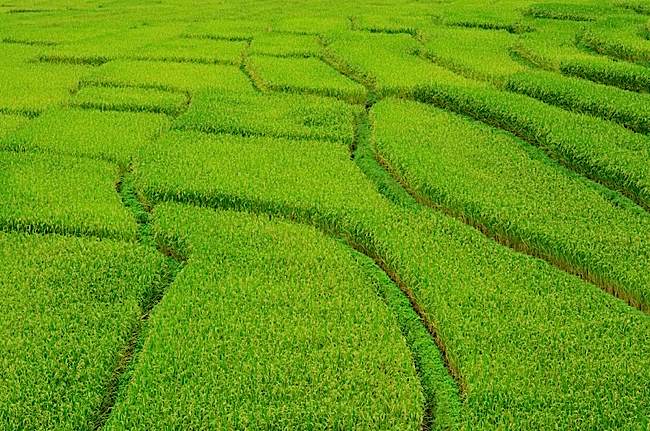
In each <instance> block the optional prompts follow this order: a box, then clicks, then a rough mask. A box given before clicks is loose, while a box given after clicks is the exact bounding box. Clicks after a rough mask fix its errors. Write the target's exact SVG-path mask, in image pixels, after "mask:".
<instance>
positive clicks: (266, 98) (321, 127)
mask: <svg viewBox="0 0 650 431" xmlns="http://www.w3.org/2000/svg"><path fill="white" fill-rule="evenodd" d="M358 110H359V109H358V108H355V107H352V106H350V105H348V104H347V103H345V102H342V101H339V100H335V99H332V98H323V97H316V96H308V95H297V94H296V95H294V94H259V93H253V92H251V93H233V92H228V91H223V90H219V89H216V90H212V89H209V90H204V91H201V92H198V93H197V94H196V95H195V96H194V98H193V100H192V104H191V106H190V107H189V109H188V110H187V112H185V113H184V114H183V115H181V116H180V117H179V118H178V119H177V120H176V121H174V123H173V125H174V127H175V128H177V129H181V130H196V131H201V132H210V133H233V134H240V135H262V136H271V137H273V136H275V137H290V138H302V139H323V140H331V141H340V142H345V143H348V144H349V143H351V142H352V140H353V138H354V124H355V116H356V114H357V112H358Z"/></svg>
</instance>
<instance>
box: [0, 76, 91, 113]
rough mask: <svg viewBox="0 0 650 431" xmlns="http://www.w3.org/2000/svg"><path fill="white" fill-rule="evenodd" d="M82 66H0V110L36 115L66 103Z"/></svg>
mask: <svg viewBox="0 0 650 431" xmlns="http://www.w3.org/2000/svg"><path fill="white" fill-rule="evenodd" d="M89 71H90V69H89V68H88V67H85V66H71V65H43V64H37V63H32V64H24V65H21V66H20V67H16V65H7V66H0V75H1V76H2V79H0V110H2V111H11V112H22V113H27V114H32V115H34V114H38V113H40V112H42V111H44V110H46V109H47V108H50V107H53V106H58V105H61V104H63V103H64V102H66V101H67V99H68V98H69V97H70V91H71V90H73V89H74V88H75V87H76V86H77V83H78V81H79V79H80V78H81V77H82V76H84V75H85V74H86V73H88V72H89Z"/></svg>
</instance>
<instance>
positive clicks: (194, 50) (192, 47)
mask: <svg viewBox="0 0 650 431" xmlns="http://www.w3.org/2000/svg"><path fill="white" fill-rule="evenodd" d="M247 46H248V44H247V42H244V41H230V40H212V39H200V38H175V39H169V40H165V41H162V42H154V43H150V44H147V45H143V46H140V47H139V48H137V49H135V51H134V53H133V54H130V55H129V57H130V58H134V59H137V60H158V61H175V62H191V63H207V64H210V63H221V64H232V65H239V63H241V58H242V53H243V52H244V49H245V48H246V47H247Z"/></svg>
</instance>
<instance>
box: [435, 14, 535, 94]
mask: <svg viewBox="0 0 650 431" xmlns="http://www.w3.org/2000/svg"><path fill="white" fill-rule="evenodd" d="M424 37H425V43H424V46H425V49H426V55H427V56H429V57H430V58H432V60H433V61H434V62H436V63H437V64H441V65H443V66H445V67H448V68H449V69H452V70H454V71H456V72H458V73H459V74H461V75H465V76H467V77H469V78H474V79H482V80H489V81H494V82H497V83H498V82H501V81H503V80H504V79H506V78H507V77H508V76H509V75H511V74H513V73H516V72H520V71H522V70H525V67H524V66H523V65H522V64H520V63H518V62H516V61H515V60H514V59H513V58H512V57H511V56H510V52H509V51H510V47H511V46H512V45H514V43H515V42H516V41H517V37H516V36H515V35H513V34H510V33H508V32H507V31H499V30H497V31H485V30H483V29H476V28H463V27H436V28H434V29H431V30H427V31H426V33H425V36H424Z"/></svg>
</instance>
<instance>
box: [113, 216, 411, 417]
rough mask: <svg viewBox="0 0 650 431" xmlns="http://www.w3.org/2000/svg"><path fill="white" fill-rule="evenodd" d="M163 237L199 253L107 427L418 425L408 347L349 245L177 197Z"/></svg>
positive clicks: (162, 311) (161, 312) (161, 311)
mask: <svg viewBox="0 0 650 431" xmlns="http://www.w3.org/2000/svg"><path fill="white" fill-rule="evenodd" d="M156 235H158V236H161V237H163V238H164V241H180V242H181V243H182V244H183V247H184V248H186V249H187V250H188V254H189V261H188V265H187V267H186V268H185V269H184V270H183V271H182V272H181V274H180V275H179V276H178V278H177V279H176V281H175V282H174V284H173V285H172V286H171V287H170V288H169V291H168V292H167V293H166V295H165V297H164V299H163V300H162V302H161V303H160V304H159V305H158V306H157V307H156V309H155V311H154V313H153V315H152V317H151V320H150V324H149V326H148V328H147V334H146V339H145V341H144V346H143V348H142V351H141V352H140V353H139V357H138V360H139V362H138V365H136V367H135V370H134V372H133V377H132V381H131V384H130V385H129V387H128V389H127V393H126V395H125V398H124V399H123V400H122V401H120V402H119V403H118V404H117V405H116V408H115V411H114V414H113V415H112V417H111V419H110V421H109V423H108V426H107V428H108V429H109V430H110V429H120V430H121V429H133V428H138V429H141V428H146V429H151V428H154V429H160V428H164V427H172V428H185V429H187V428H192V429H196V428H201V427H203V426H205V424H211V425H210V427H213V428H216V429H226V428H236V429H241V428H252V429H269V428H275V427H278V428H286V429H296V428H301V429H308V428H312V427H326V428H332V429H369V428H373V429H377V428H379V429H404V430H407V429H410V430H419V429H420V422H421V420H422V402H423V395H422V393H421V387H420V383H419V381H418V379H417V376H416V374H415V369H414V367H413V363H412V362H411V358H410V353H409V351H408V349H407V348H406V345H405V343H404V340H403V339H402V338H401V336H400V332H399V329H398V328H397V326H396V324H395V318H394V317H393V316H392V315H391V314H390V313H389V312H388V309H387V307H386V306H385V305H384V304H383V303H382V301H381V299H380V298H379V297H378V296H377V293H376V292H375V291H374V289H373V288H372V284H371V283H370V282H369V280H368V278H367V277H364V275H363V274H364V273H363V271H361V270H360V267H359V265H358V264H357V263H356V262H355V260H354V259H353V258H352V256H351V254H350V252H349V251H348V250H346V248H345V247H344V246H342V245H341V244H338V243H337V242H335V241H333V240H331V239H328V238H326V237H325V236H324V235H323V234H322V233H319V232H318V231H316V230H315V229H313V228H307V227H300V226H295V225H291V224H287V223H286V222H274V221H269V219H268V217H265V216H250V215H245V214H238V213H235V212H212V211H209V210H197V209H193V208H191V207H179V206H174V205H171V206H170V205H164V206H161V207H158V208H157V209H156ZM215 261H216V262H219V264H218V265H215V264H214V262H215ZM178 370H183V371H182V372H180V373H179V371H178Z"/></svg>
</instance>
